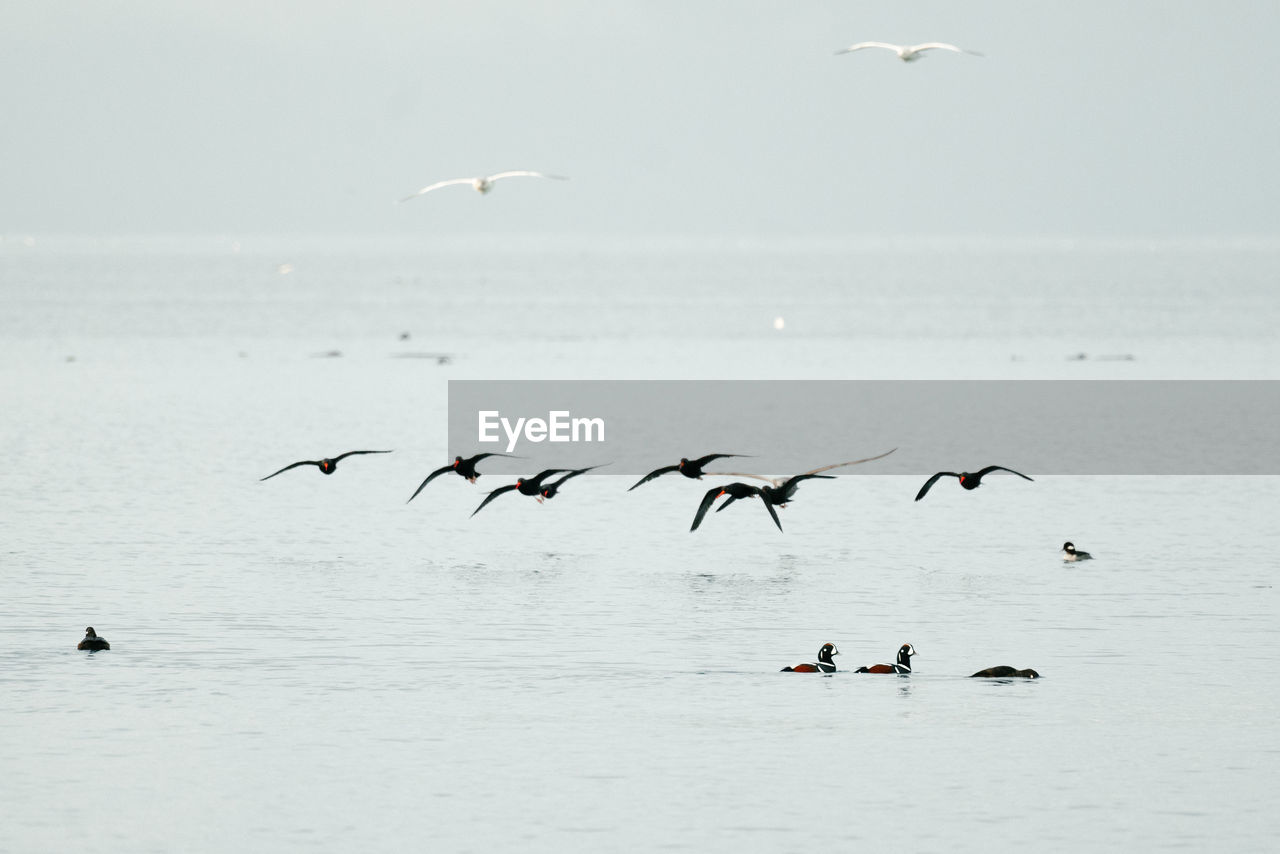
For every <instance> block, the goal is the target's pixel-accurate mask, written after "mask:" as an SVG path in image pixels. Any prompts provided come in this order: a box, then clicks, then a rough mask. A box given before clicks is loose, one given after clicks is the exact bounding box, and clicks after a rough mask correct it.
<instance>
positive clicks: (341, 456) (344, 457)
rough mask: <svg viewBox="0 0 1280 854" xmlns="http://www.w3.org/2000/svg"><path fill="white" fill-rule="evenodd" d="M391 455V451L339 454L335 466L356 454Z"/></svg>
mask: <svg viewBox="0 0 1280 854" xmlns="http://www.w3.org/2000/svg"><path fill="white" fill-rule="evenodd" d="M389 453H391V452H390V451H347V452H346V453H345V454H339V455H338V456H336V457H334V458H333V464H334V465H335V466H336V465H337V464H338V463H339V462H341V461H342V460H345V459H346V458H347V457H351V456H355V455H356V454H389Z"/></svg>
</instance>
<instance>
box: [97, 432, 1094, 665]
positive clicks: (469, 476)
mask: <svg viewBox="0 0 1280 854" xmlns="http://www.w3.org/2000/svg"><path fill="white" fill-rule="evenodd" d="M896 450H897V448H893V449H891V450H888V451H885V452H884V453H883V454H877V455H876V456H874V457H865V458H863V459H860V460H851V461H849V462H845V463H832V464H831V465H826V466H820V467H819V468H816V469H812V470H810V471H807V472H802V473H801V474H797V475H792V476H791V477H780V478H772V477H766V476H764V475H758V474H745V473H742V472H708V471H706V470H705V467H706V466H707V465H708V464H709V463H712V462H714V461H716V460H721V459H730V458H734V457H738V458H742V457H745V456H746V455H744V454H707V455H706V456H702V457H698V458H697V459H688V458H687V457H681V458H680V462H678V463H674V464H672V465H668V466H663V467H661V468H657V469H654V470H653V471H651V472H649V473H648V474H646V475H645V476H644V477H642V478H640V480H638V481H636V483H635V484H634V485H633V486H631V487H630V488H629V489H628V490H627V491H628V492H631V491H632V490H634V489H636V488H637V487H640V486H643V485H644V484H646V483H648V482H649V481H651V480H654V479H656V478H659V477H662V476H663V475H667V474H681V475H683V476H685V477H687V478H690V479H692V480H701V479H702V477H703V476H704V475H716V476H722V477H749V478H754V479H757V480H761V481H764V482H765V483H766V484H767V485H765V486H754V485H752V484H748V483H742V482H741V481H734V482H731V483H726V484H724V485H722V486H714V487H712V488H711V489H709V490H707V492H706V493H705V494H704V495H703V496H702V501H701V503H700V504H699V505H698V510H697V513H696V514H695V515H694V517H693V525H692V526H690V528H689V530H690V531H696V530H697V529H698V526H699V525H701V524H702V521H703V519H704V518H706V515H707V513H708V511H710V509H711V507H712V506H713V505H714V504H715V502H716V501H717V500H719V499H720V498H723V497H724V496H728V498H727V499H726V500H725V501H724V502H723V503H722V504H721V505H720V506H719V507H717V508H716V512H717V513H719V512H720V511H721V510H724V509H725V508H726V507H728V506H729V505H730V504H732V503H733V502H735V501H737V500H738V499H741V498H759V499H760V502H761V503H762V504H763V505H764V508H765V510H767V511H768V513H769V517H770V518H771V519H773V522H774V524H775V525H777V526H778V530H779V531H781V530H782V522H781V520H779V519H778V513H777V511H776V510H775V509H774V508H775V507H786V505H787V504H788V503H790V502H791V500H792V498H794V497H795V494H796V490H797V489H798V488H799V486H800V484H801V483H803V482H804V481H806V480H811V479H819V478H820V479H823V480H834V479H835V478H834V476H833V475H828V474H822V472H825V471H830V470H832V469H837V468H843V467H846V466H856V465H860V464H862V463H868V462H872V461H873V460H879V459H883V458H884V457H887V456H889V454H892V453H893V452H894V451H896ZM389 453H391V451H347V452H346V453H345V454H339V455H338V456H336V457H325V458H324V459H320V460H299V461H298V462H296V463H290V464H289V465H287V466H285V467H284V468H282V469H279V470H278V471H274V472H272V473H271V474H269V475H267V476H266V477H264V478H261V480H270V479H271V478H273V477H275V476H276V475H278V474H282V473H283V472H286V471H289V470H290V469H295V468H298V467H299V466H315V467H316V468H318V469H319V470H320V472H321V474H326V475H330V474H333V473H334V472H335V471H337V468H338V463H339V462H341V461H342V460H345V459H346V458H347V457H351V456H356V455H360V454H389ZM489 457H512V455H511V454H499V453H483V454H476V455H475V456H473V457H468V458H466V459H464V458H462V457H460V456H457V457H454V458H453V462H452V463H450V464H449V465H446V466H441V467H440V468H438V469H436V470H435V471H433V472H431V473H430V474H429V475H427V477H426V478H425V479H424V480H423V481H422V483H420V484H418V488H417V489H415V490H414V491H413V495H410V496H409V501H413V499H415V498H417V497H418V494H419V493H420V492H422V490H423V489H424V488H425V487H426V486H427V484H429V483H431V481H433V480H435V479H436V478H437V477H440V476H441V475H444V474H448V473H450V472H452V473H454V474H456V475H458V476H459V477H462V478H465V479H466V480H467V482H469V483H475V482H476V481H477V480H478V479H479V478H480V476H481V474H480V472H479V471H478V470H477V469H476V465H477V464H478V463H480V462H481V461H483V460H485V459H488V458H489ZM598 468H602V466H588V467H586V468H580V469H546V470H544V471H540V472H538V473H537V474H536V475H534V476H533V477H527V478H519V479H517V480H516V482H515V483H511V484H507V485H506V486H500V487H498V488H497V489H494V490H491V491H490V492H489V493H488V494H487V495H486V496H485V498H484V500H483V501H481V502H480V506H478V507H477V508H476V509H475V510H473V511H471V515H472V516H474V515H476V514H477V513H479V512H480V511H481V510H483V509H484V508H485V506H486V505H488V504H489V502H491V501H493V500H494V499H495V498H497V497H498V496H500V495H504V494H506V493H508V492H519V493H520V494H521V495H528V496H531V497H533V498H535V499H536V500H537V501H538V502H539V503H541V502H543V501H548V500H550V499H552V498H555V496H556V494H557V493H558V492H559V490H560V487H562V486H564V484H565V483H566V482H567V481H569V480H572V479H573V478H575V477H578V476H579V475H582V474H586V473H587V472H589V471H593V470H595V469H598ZM995 471H1005V472H1009V473H1010V474H1015V475H1017V476H1018V477H1020V478H1023V479H1024V480H1032V478H1030V477H1027V476H1026V475H1025V474H1022V473H1021V472H1017V471H1014V470H1013V469H1010V468H1005V467H1004V466H987V467H986V468H983V469H979V470H978V471H976V472H952V471H940V472H937V473H936V474H934V475H933V476H931V477H930V478H929V479H928V480H927V481H925V483H924V486H922V487H920V492H919V493H917V494H916V499H915V500H916V501H919V500H920V499H922V498H924V497H925V495H926V494H928V492H929V490H930V489H931V488H933V485H934V484H935V483H937V482H938V480H940V479H941V478H944V477H954V478H957V479H958V480H959V481H960V485H961V486H962V487H964V488H965V489H968V490H972V489H977V488H978V487H979V486H981V485H982V479H983V478H984V477H986V476H987V475H989V474H991V473H992V472H995ZM556 475H563V476H562V477H560V478H558V479H554V480H553V479H552V478H555V476H556ZM406 503H408V502H406ZM1062 552H1063V555H1064V557H1063V560H1066V561H1079V560H1089V559H1091V558H1092V557H1093V556H1092V555H1091V554H1089V553H1088V552H1083V551H1078V550H1077V549H1076V547H1075V545H1074V544H1072V543H1071V542H1067V543H1064V544H1063V547H1062ZM76 648H77V649H80V650H88V651H90V652H96V651H98V650H107V649H111V644H109V643H107V641H106V639H105V638H102V637H99V636H98V634H97V632H95V631H94V629H93V627H92V626H90V627H89V628H87V629H85V636H84V639H83V640H81V641H80V643H79V645H78V646H77V647H76ZM839 654H840V651H839V650H838V649H836V647H835V644H830V643H828V644H823V646H822V647H821V648H820V649H819V650H818V659H817V661H811V662H805V663H803V664H797V665H795V666H794V667H784V668H782V669H783V672H788V673H835V672H836V664H835V661H834V659H833V657H834V656H836V655H839ZM915 654H916V651H915V647H913V646H912V645H911V644H909V643H908V644H903V645H902V647H901V648H900V649H899V650H898V657H897V661H896V662H895V663H893V664H873V665H868V666H866V667H860V668H858V669H857V670H856V671H854V672H856V673H890V674H897V675H903V676H905V675H909V674H910V673H911V657H912V656H913V655H915ZM973 676H975V677H986V678H997V679H1002V678H1027V679H1036V678H1039V676H1040V674H1039V673H1037V672H1036V671H1034V670H1029V669H1028V670H1018V669H1016V668H1013V667H1009V666H999V667H988V668H987V669H985V670H980V671H978V672H977V673H974V674H973Z"/></svg>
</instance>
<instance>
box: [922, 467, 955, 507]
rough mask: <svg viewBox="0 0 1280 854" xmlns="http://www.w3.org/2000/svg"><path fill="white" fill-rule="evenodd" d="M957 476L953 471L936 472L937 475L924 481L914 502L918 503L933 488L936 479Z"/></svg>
mask: <svg viewBox="0 0 1280 854" xmlns="http://www.w3.org/2000/svg"><path fill="white" fill-rule="evenodd" d="M959 476H960V475H958V474H956V473H955V472H953V471H940V472H938V473H937V474H935V475H934V476H933V477H931V478H929V479H928V480H926V481H925V482H924V486H922V487H920V491H919V492H918V493H917V494H916V501H919V500H920V499H921V498H924V496H925V493H927V492H928V491H929V490H930V489H932V488H933V485H934V484H935V483H937V482H938V478H940V477H959Z"/></svg>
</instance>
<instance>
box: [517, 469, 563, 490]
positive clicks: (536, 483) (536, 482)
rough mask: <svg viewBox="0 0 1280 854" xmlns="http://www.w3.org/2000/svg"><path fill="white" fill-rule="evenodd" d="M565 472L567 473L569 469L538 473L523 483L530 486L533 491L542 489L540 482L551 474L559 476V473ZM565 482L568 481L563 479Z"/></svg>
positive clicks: (548, 470)
mask: <svg viewBox="0 0 1280 854" xmlns="http://www.w3.org/2000/svg"><path fill="white" fill-rule="evenodd" d="M566 471H569V469H547V470H546V471H540V472H538V473H537V474H535V475H534V476H533V477H527V478H525V479H524V482H525V483H527V484H529V485H530V486H532V487H533V488H534V489H542V482H543V481H544V480H546V479H547V478H549V477H551V475H553V474H560V473H561V472H566ZM565 480H568V478H565Z"/></svg>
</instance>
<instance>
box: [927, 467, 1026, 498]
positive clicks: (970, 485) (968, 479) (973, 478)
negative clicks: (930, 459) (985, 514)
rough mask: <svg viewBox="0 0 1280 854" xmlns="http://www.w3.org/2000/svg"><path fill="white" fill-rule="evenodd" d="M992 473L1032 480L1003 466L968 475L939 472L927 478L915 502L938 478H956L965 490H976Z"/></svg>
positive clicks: (964, 472)
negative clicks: (1002, 473) (996, 472)
mask: <svg viewBox="0 0 1280 854" xmlns="http://www.w3.org/2000/svg"><path fill="white" fill-rule="evenodd" d="M993 471H1007V472H1009V474H1016V475H1017V476H1018V477H1020V478H1022V479H1023V480H1033V478H1029V477H1027V476H1026V475H1025V474H1023V473H1022V472H1020V471H1014V470H1013V469H1007V468H1005V467H1004V466H987V467H986V468H984V469H982V470H980V471H976V472H973V473H970V472H967V471H962V472H954V471H940V472H938V473H937V474H935V475H934V476H933V477H931V478H929V479H928V480H926V481H925V482H924V486H922V487H920V492H918V493H917V494H916V501H919V500H920V499H921V498H924V496H925V494H926V493H928V491H929V490H930V489H931V488H932V487H933V485H934V484H935V483H937V482H938V478H940V477H957V478H959V479H960V485H961V486H963V487H964V488H965V489H977V488H978V487H979V486H982V479H983V478H984V477H986V476H987V475H989V474H991V473H992V472H993Z"/></svg>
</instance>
